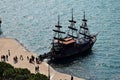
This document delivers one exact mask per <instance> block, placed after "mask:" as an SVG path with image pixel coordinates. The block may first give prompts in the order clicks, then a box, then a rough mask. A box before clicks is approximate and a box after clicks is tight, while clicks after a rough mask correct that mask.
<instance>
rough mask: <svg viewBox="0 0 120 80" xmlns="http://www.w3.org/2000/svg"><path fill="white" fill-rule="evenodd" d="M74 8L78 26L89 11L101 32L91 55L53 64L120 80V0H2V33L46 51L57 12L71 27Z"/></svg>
mask: <svg viewBox="0 0 120 80" xmlns="http://www.w3.org/2000/svg"><path fill="white" fill-rule="evenodd" d="M72 8H73V11H74V20H76V21H77V23H76V27H77V28H79V26H80V25H81V19H82V18H83V12H84V11H85V12H86V19H87V20H88V27H89V29H90V32H91V33H93V34H94V33H97V32H99V34H98V36H97V41H96V43H95V44H94V46H93V48H92V54H91V55H89V56H87V57H85V58H82V59H81V58H77V59H75V60H73V61H72V62H71V63H69V64H64V65H63V64H58V65H55V64H52V65H53V67H54V68H55V69H56V70H58V71H60V72H64V73H68V74H70V75H74V76H77V77H82V78H85V79H87V80H120V0H99V1H98V0H0V18H1V19H2V27H1V29H2V31H3V34H2V36H4V37H8V38H16V39H18V40H19V41H20V42H21V43H22V44H24V46H25V47H27V49H28V50H30V51H33V52H35V53H37V54H38V55H39V54H43V53H45V52H48V51H49V50H50V48H51V42H52V39H53V36H54V35H53V31H52V29H54V26H55V24H57V16H58V15H60V24H61V25H62V26H63V28H62V30H63V31H65V32H67V31H68V28H67V27H68V26H69V25H70V23H69V22H68V20H69V19H71V9H72Z"/></svg>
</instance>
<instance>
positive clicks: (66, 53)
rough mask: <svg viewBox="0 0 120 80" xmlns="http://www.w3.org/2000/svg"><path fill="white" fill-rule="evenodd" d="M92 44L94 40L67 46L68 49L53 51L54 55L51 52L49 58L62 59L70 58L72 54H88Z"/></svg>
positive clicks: (81, 55)
mask: <svg viewBox="0 0 120 80" xmlns="http://www.w3.org/2000/svg"><path fill="white" fill-rule="evenodd" d="M93 45H94V42H92V43H88V44H86V46H85V45H82V46H79V45H73V47H70V48H69V46H68V49H66V50H60V51H54V53H55V55H53V54H52V55H51V60H63V59H68V58H71V57H73V56H80V57H83V56H86V55H89V54H90V52H91V49H92V47H93ZM78 46H79V47H78ZM83 46H84V47H83ZM51 53H53V52H51Z"/></svg>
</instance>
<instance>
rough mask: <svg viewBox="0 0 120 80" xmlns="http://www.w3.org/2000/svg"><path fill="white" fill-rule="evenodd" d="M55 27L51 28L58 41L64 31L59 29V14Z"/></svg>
mask: <svg viewBox="0 0 120 80" xmlns="http://www.w3.org/2000/svg"><path fill="white" fill-rule="evenodd" d="M55 27H56V29H53V31H54V32H55V36H54V39H56V40H58V42H59V41H60V40H62V34H65V32H63V31H61V30H60V29H61V28H62V26H61V25H60V17H59V15H58V24H57V25H55Z"/></svg>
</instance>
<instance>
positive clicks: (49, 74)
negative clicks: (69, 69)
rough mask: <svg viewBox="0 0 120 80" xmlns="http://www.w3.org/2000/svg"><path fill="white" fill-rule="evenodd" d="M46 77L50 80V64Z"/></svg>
mask: <svg viewBox="0 0 120 80" xmlns="http://www.w3.org/2000/svg"><path fill="white" fill-rule="evenodd" d="M48 78H49V80H50V65H49V64H48Z"/></svg>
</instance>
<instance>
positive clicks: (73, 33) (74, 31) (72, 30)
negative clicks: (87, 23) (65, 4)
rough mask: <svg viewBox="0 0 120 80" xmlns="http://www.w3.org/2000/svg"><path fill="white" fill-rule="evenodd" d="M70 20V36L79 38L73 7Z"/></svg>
mask: <svg viewBox="0 0 120 80" xmlns="http://www.w3.org/2000/svg"><path fill="white" fill-rule="evenodd" d="M69 22H70V23H71V24H70V26H68V28H69V31H68V37H72V38H77V30H78V29H76V27H75V23H76V21H75V20H74V17H73V9H72V19H71V20H69Z"/></svg>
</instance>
